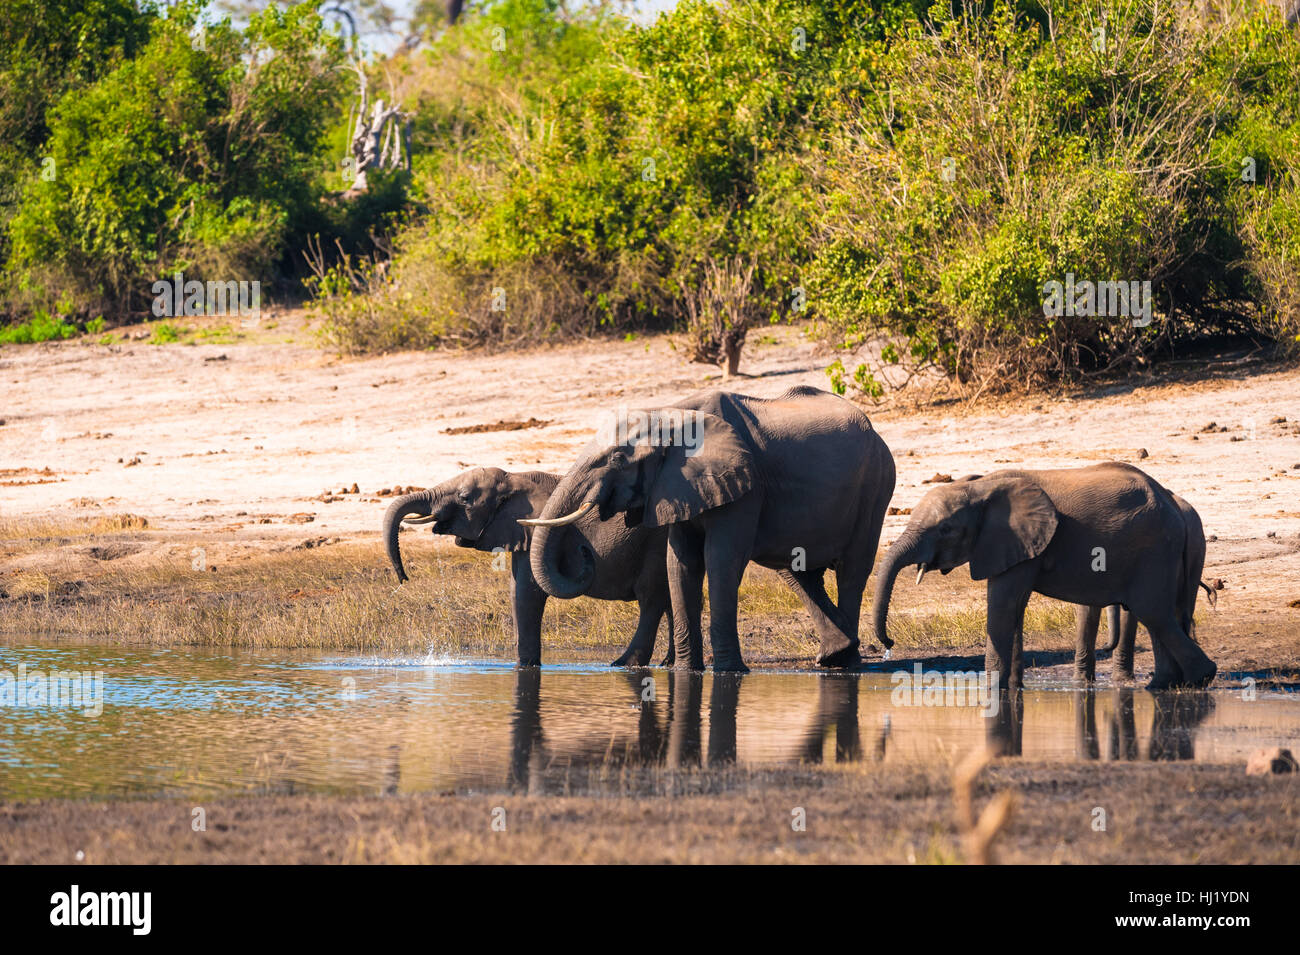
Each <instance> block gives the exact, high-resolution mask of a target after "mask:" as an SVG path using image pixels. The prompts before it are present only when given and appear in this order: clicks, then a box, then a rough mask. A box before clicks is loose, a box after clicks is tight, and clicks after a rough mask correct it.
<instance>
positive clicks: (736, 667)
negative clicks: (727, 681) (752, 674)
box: [713, 658, 749, 673]
mask: <svg viewBox="0 0 1300 955" xmlns="http://www.w3.org/2000/svg"><path fill="white" fill-rule="evenodd" d="M713 672H714V673H748V672H749V667H747V666H745V661H744V660H741V659H739V658H737V659H735V660H722V661H719V660H716V659H715V660H714V661H713Z"/></svg>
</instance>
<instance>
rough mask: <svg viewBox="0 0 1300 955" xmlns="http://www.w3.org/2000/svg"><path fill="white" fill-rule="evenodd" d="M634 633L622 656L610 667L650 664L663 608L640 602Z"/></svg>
mask: <svg viewBox="0 0 1300 955" xmlns="http://www.w3.org/2000/svg"><path fill="white" fill-rule="evenodd" d="M640 610H641V612H640V616H639V617H638V618H637V624H636V632H635V633H633V634H632V639H631V640H630V641H629V642H628V645H627V649H626V650H624V651H623V655H622V656H620V657H619V658H618V659H617V660H615V661H614V662H613V663H611V664H610V666H612V667H643V666H646V665H647V664H649V663H650V658H651V657H652V656H653V655H654V652H655V638H656V637H657V636H658V635H659V621H660V620H662V619H663V615H664V606H663V605H662V604H651V603H649V602H647V601H642V602H641V605H640Z"/></svg>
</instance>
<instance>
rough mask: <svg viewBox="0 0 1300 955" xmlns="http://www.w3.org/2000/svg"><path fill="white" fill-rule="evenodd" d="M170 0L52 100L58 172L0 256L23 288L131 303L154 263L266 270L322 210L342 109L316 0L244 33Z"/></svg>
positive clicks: (160, 270)
mask: <svg viewBox="0 0 1300 955" xmlns="http://www.w3.org/2000/svg"><path fill="white" fill-rule="evenodd" d="M200 9H201V8H200V7H199V6H191V5H186V4H179V5H177V6H174V7H172V8H170V10H169V13H168V18H167V19H154V20H153V21H152V23H151V25H150V37H149V40H148V43H147V44H145V45H144V47H143V48H142V49H141V50H140V52H139V54H138V55H137V56H136V57H134V58H133V59H130V60H128V61H126V62H124V63H122V65H120V66H118V67H117V68H116V69H114V70H113V71H112V72H109V73H107V74H106V75H105V76H103V77H102V78H100V79H99V80H97V81H96V82H94V83H92V84H90V85H89V86H86V87H85V88H83V89H75V90H73V91H71V92H69V93H68V94H67V95H66V96H64V97H63V99H62V100H60V102H59V104H58V106H57V107H56V108H55V109H54V111H53V114H52V116H53V118H52V119H51V120H50V135H49V139H48V141H47V143H46V145H45V149H46V150H47V151H48V153H49V155H51V156H52V157H53V159H54V161H55V164H56V169H57V175H56V176H55V177H54V178H53V179H49V180H46V179H42V178H40V177H39V176H34V177H32V178H30V179H29V180H28V182H27V183H26V184H25V185H24V187H23V192H22V198H21V203H20V206H19V210H18V213H17V214H16V215H15V217H14V218H13V220H12V222H11V223H10V230H9V231H10V239H11V243H12V252H11V256H10V263H9V264H10V267H11V268H12V269H13V270H14V271H15V273H16V274H17V276H18V284H19V286H20V287H21V288H22V289H23V290H24V291H26V292H27V293H29V298H39V297H40V296H41V295H44V296H45V298H46V299H47V300H49V299H51V298H59V297H70V298H71V300H72V301H73V302H74V303H75V307H76V308H77V309H78V310H80V311H85V312H89V311H92V310H109V309H112V310H114V311H117V312H124V311H130V310H132V309H135V308H138V307H141V306H142V305H143V303H144V302H145V301H147V299H148V298H149V297H150V296H149V292H148V288H149V284H150V283H151V282H152V280H153V279H154V278H156V277H157V276H159V275H170V274H172V273H173V272H175V271H178V270H184V271H186V272H188V273H190V274H191V275H192V277H194V278H198V279H204V278H219V279H223V280H226V279H241V280H248V281H251V280H254V279H265V278H267V277H268V275H269V274H270V272H271V270H272V268H273V266H274V265H275V263H276V260H277V258H278V257H279V256H280V255H281V254H282V253H283V252H284V238H285V235H286V232H287V231H288V230H290V229H291V228H292V226H293V224H294V223H295V222H296V221H300V220H302V219H304V218H305V217H308V216H314V215H316V211H315V210H316V209H317V208H318V206H319V203H320V198H321V191H322V190H321V188H320V186H319V183H318V179H319V160H318V151H319V149H320V146H321V142H322V140H323V137H324V133H325V130H326V128H327V125H328V124H329V123H330V122H333V121H335V116H336V114H337V112H338V110H339V108H340V96H341V90H342V85H341V84H342V83H343V81H344V78H343V75H342V73H340V72H339V71H338V69H337V67H338V65H339V63H340V51H339V44H338V42H337V40H336V39H334V38H333V37H332V36H330V35H329V34H327V33H325V32H324V31H323V29H322V25H321V22H320V19H319V18H318V17H317V15H316V14H315V12H314V10H313V8H312V5H310V4H303V5H301V6H297V7H291V8H289V9H287V10H283V11H282V10H280V9H278V8H276V7H271V8H270V9H268V10H267V11H266V12H264V13H262V14H258V15H256V16H254V17H253V18H252V19H251V20H250V22H249V25H248V27H247V28H246V29H245V30H243V31H242V32H239V31H236V30H234V29H233V28H232V27H231V26H230V24H229V22H228V21H226V22H222V23H219V24H208V25H207V26H206V28H205V30H204V31H203V35H202V42H199V41H198V40H197V39H196V37H197V35H198V31H197V28H196V26H195V22H196V17H197V14H198V11H199V10H200Z"/></svg>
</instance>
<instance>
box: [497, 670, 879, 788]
mask: <svg viewBox="0 0 1300 955" xmlns="http://www.w3.org/2000/svg"><path fill="white" fill-rule="evenodd" d="M661 675H662V676H665V677H666V678H667V683H668V700H667V707H666V708H665V709H666V718H665V720H664V721H663V722H662V723H661V721H660V717H659V713H658V710H657V708H656V707H655V705H654V703H653V701H651V700H648V699H646V688H647V686H648V684H647V682H646V681H647V680H648V679H654V678H655V677H654V676H652V675H651V674H650V672H649V671H647V670H628V671H626V672H625V673H624V677H625V679H626V680H627V682H628V687H629V689H630V690H631V691H632V694H633V698H634V699H635V701H636V702H635V705H636V706H637V707H638V709H639V713H638V717H637V728H636V732H635V738H633V737H632V735H631V734H624V735H622V736H620V735H618V734H615V735H613V736H608V735H604V734H602V735H599V736H596V735H591V736H588V737H586V738H583V739H579V740H578V741H577V742H576V743H572V742H568V741H566V742H565V743H564V744H559V743H558V742H555V743H553V745H551V746H549V747H548V745H547V740H546V738H545V735H544V733H543V730H542V714H541V710H542V707H541V681H542V671H541V670H540V669H539V668H531V667H530V668H523V669H519V670H517V671H515V707H514V714H513V718H512V721H511V734H510V735H511V747H510V748H511V761H510V783H511V786H512V788H514V789H516V790H521V791H526V792H529V793H542V792H545V791H546V789H547V785H548V781H549V783H550V785H551V786H552V788H555V787H557V786H562V785H564V784H565V783H566V782H567V781H569V780H571V779H572V776H571V775H570V774H571V772H572V771H573V770H574V769H586V770H590V771H593V772H597V771H600V770H602V769H604V768H607V767H610V766H619V765H622V766H662V767H664V768H667V769H689V768H698V767H704V766H708V767H710V768H717V767H720V766H728V765H731V764H733V763H735V761H736V713H737V710H738V708H739V704H740V687H741V684H742V683H743V681H744V679H745V676H744V674H741V673H726V672H719V673H714V674H712V676H711V677H706V675H705V674H703V673H700V672H692V671H679V670H669V671H667V673H663V674H661ZM705 679H710V680H711V692H710V695H709V733H708V740H707V747H706V745H705V739H704V733H703V722H704V721H703V712H702V710H703V703H704V681H705ZM858 685H859V681H858V678H857V677H856V676H839V675H831V674H828V675H826V676H823V677H821V678H819V679H818V680H817V709H816V711H815V712H814V715H813V719H812V721H811V722H810V724H809V725H808V726H807V727H806V728H805V729H804V731H803V732H802V734H800V736H799V743H798V745H797V746H796V748H795V751H794V752H793V753H792V755H791V757H790V761H791V762H814V763H816V762H821V761H822V749H823V744H824V740H825V737H826V733H827V730H828V729H829V728H830V727H832V726H833V727H835V761H836V762H854V761H856V760H859V759H861V758H862V745H861V741H860V736H859V732H858ZM888 736H889V723H888V721H886V722H885V724H884V727H883V729H882V730H881V731H880V732H879V734H878V735H877V738H876V740H875V743H874V746H873V754H874V758H875V759H877V760H881V759H883V758H884V755H885V744H886V740H887V738H888ZM554 770H559V771H560V772H559V773H558V774H556V773H553V772H550V771H554Z"/></svg>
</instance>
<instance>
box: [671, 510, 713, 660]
mask: <svg viewBox="0 0 1300 955" xmlns="http://www.w3.org/2000/svg"><path fill="white" fill-rule="evenodd" d="M667 560H668V593H669V596H670V598H671V600H672V626H673V646H674V648H675V657H674V662H673V665H674V666H676V667H678V668H679V669H683V670H703V669H704V634H703V631H702V630H701V629H700V616H701V615H702V614H703V613H704V538H703V535H702V534H700V532H699V531H698V530H696V529H695V528H693V527H690V526H689V525H687V524H674V525H673V527H672V530H670V531H669V532H668V558H667ZM714 612H715V613H716V612H717V611H716V610H715V611H714Z"/></svg>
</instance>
